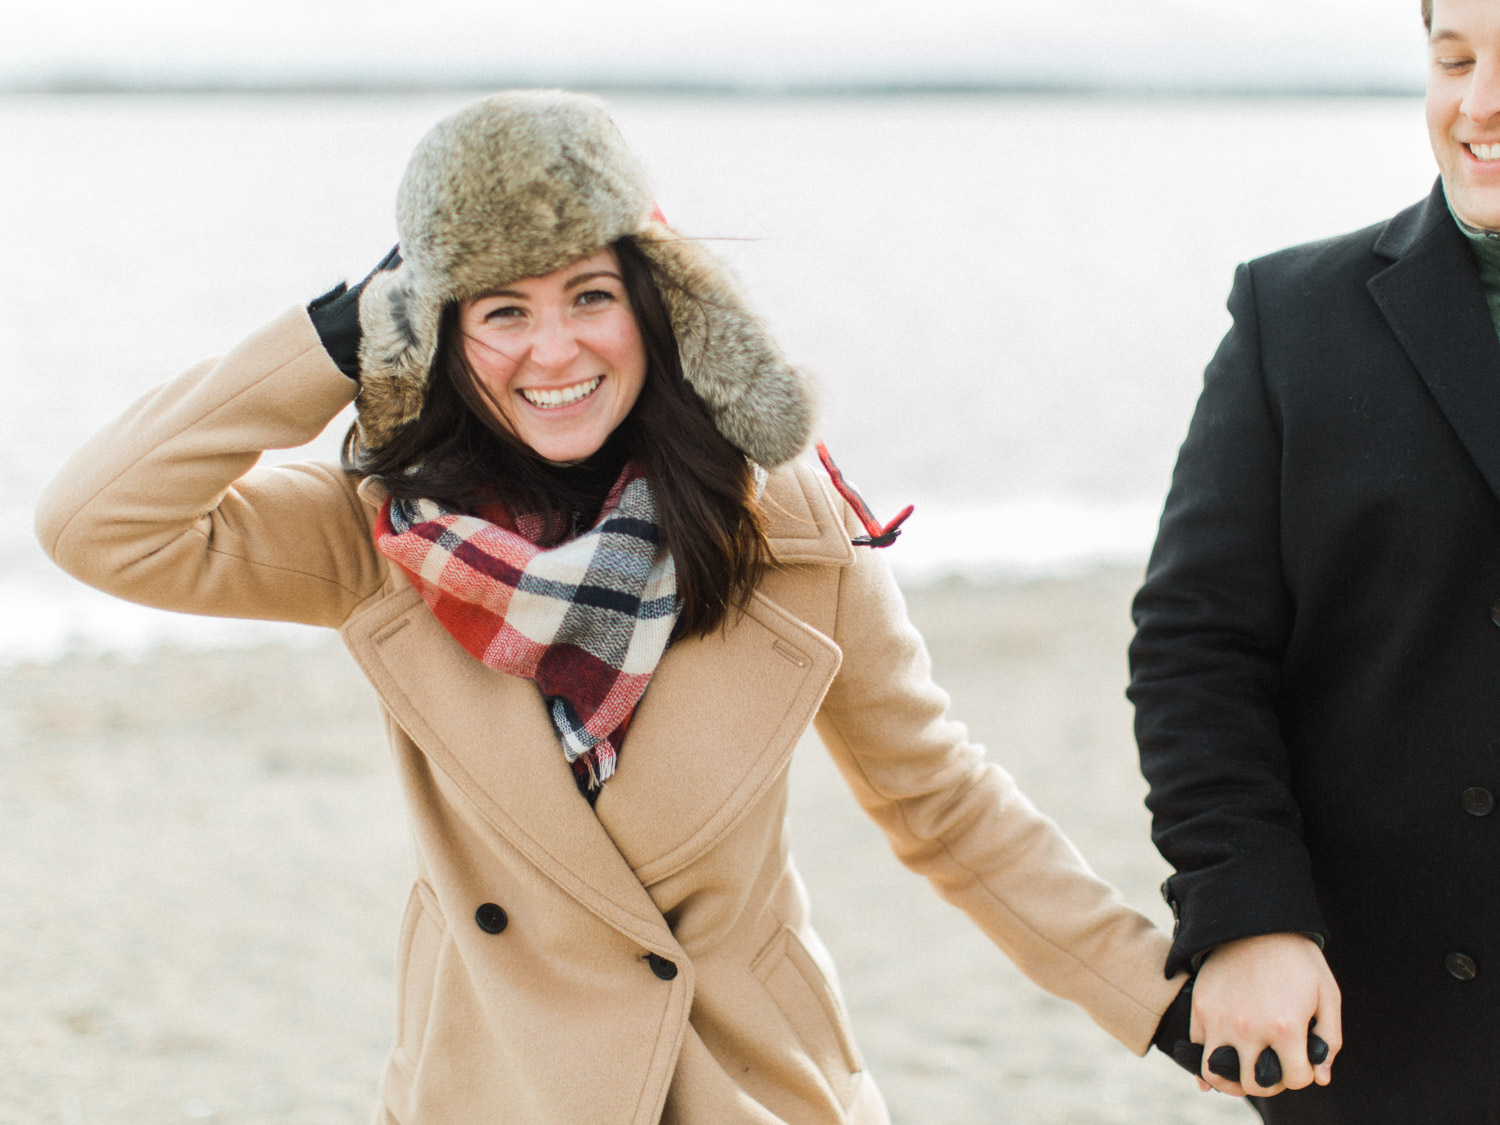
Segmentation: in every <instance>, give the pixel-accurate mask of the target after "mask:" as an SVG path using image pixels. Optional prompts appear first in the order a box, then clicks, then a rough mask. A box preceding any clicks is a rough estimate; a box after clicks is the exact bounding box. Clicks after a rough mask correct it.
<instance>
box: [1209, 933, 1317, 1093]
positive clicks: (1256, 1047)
mask: <svg viewBox="0 0 1500 1125" xmlns="http://www.w3.org/2000/svg"><path fill="white" fill-rule="evenodd" d="M1339 1001H1340V998H1339V988H1338V985H1337V984H1336V983H1335V982H1334V979H1333V974H1332V973H1331V972H1329V971H1328V964H1327V962H1325V961H1324V960H1323V952H1322V950H1320V949H1319V948H1318V947H1317V945H1316V944H1315V943H1314V942H1313V941H1311V940H1310V939H1309V938H1306V937H1303V936H1302V935H1301V934H1263V935H1261V936H1259V937H1250V938H1242V939H1241V940H1239V941H1231V942H1228V943H1226V944H1224V945H1221V946H1219V947H1218V948H1217V949H1215V950H1214V951H1213V952H1212V953H1210V954H1209V955H1208V958H1207V959H1206V960H1205V961H1204V962H1203V965H1202V967H1201V968H1200V969H1199V970H1198V977H1197V981H1196V982H1195V984H1194V986H1193V999H1192V1020H1191V1025H1190V1026H1191V1031H1190V1037H1191V1039H1192V1041H1193V1043H1195V1044H1202V1045H1203V1055H1204V1056H1205V1057H1206V1059H1207V1065H1206V1066H1202V1067H1201V1068H1200V1069H1199V1071H1198V1086H1199V1088H1200V1089H1202V1090H1208V1089H1210V1088H1212V1089H1215V1090H1218V1091H1220V1092H1221V1093H1225V1094H1231V1095H1233V1096H1235V1097H1242V1096H1244V1095H1245V1094H1254V1095H1256V1096H1257V1097H1269V1096H1270V1095H1272V1094H1278V1093H1280V1092H1281V1091H1282V1090H1300V1089H1302V1088H1303V1087H1304V1086H1307V1085H1310V1084H1311V1083H1313V1082H1316V1083H1317V1084H1318V1085H1320V1086H1326V1085H1328V1083H1329V1082H1331V1081H1332V1080H1333V1060H1334V1057H1335V1056H1336V1055H1337V1054H1338V1051H1339V1047H1340V1046H1341V1045H1342V1043H1343V1034H1342V1029H1341V1026H1340V1010H1339ZM1314 1026H1315V1027H1316V1029H1317V1032H1316V1034H1315V1035H1314V1034H1310V1032H1311V1029H1312V1028H1313V1027H1314ZM1320 1043H1321V1044H1324V1046H1322V1047H1320V1046H1319V1045H1318V1044H1320ZM1268 1049H1269V1051H1271V1052H1274V1055H1272V1054H1268ZM1309 1056H1314V1057H1311V1058H1310V1057H1309ZM1244 1059H1253V1060H1255V1064H1254V1067H1253V1073H1252V1074H1248V1075H1247V1074H1245V1073H1243V1070H1242V1068H1241V1066H1240V1060H1244ZM1278 1064H1279V1065H1278ZM1236 1075H1237V1078H1236V1077H1232V1076H1236Z"/></svg>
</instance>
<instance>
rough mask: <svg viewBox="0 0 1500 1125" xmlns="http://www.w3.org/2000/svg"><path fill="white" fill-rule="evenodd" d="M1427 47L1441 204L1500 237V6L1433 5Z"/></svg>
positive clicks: (1489, 1) (1465, 1)
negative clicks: (1445, 197)
mask: <svg viewBox="0 0 1500 1125" xmlns="http://www.w3.org/2000/svg"><path fill="white" fill-rule="evenodd" d="M1428 42H1429V50H1428V55H1429V58H1428V68H1427V135H1428V137H1429V138H1430V139H1431V141H1432V152H1433V155H1434V156H1436V157H1437V162H1438V168H1439V169H1440V170H1441V171H1442V173H1443V189H1444V190H1445V191H1446V192H1447V193H1448V203H1449V205H1450V206H1452V208H1453V210H1454V212H1455V213H1456V214H1457V215H1458V217H1459V218H1460V219H1462V220H1463V221H1464V222H1466V223H1468V224H1469V225H1470V226H1474V227H1480V228H1482V229H1484V230H1494V231H1500V4H1496V3H1494V2H1493V0H1434V3H1433V6H1432V33H1431V35H1430V36H1429V40H1428Z"/></svg>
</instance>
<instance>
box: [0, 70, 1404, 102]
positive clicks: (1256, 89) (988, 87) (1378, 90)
mask: <svg viewBox="0 0 1500 1125" xmlns="http://www.w3.org/2000/svg"><path fill="white" fill-rule="evenodd" d="M516 78H521V76H519V75H518V76H516ZM515 87H566V88H568V89H573V90H580V91H585V92H589V93H598V94H613V95H620V94H626V95H631V94H636V95H650V96H653V97H688V96H695V97H724V98H779V97H890V96H919V97H920V96H954V95H1021V94H1030V95H1044V94H1051V95H1063V96H1078V95H1093V96H1099V95H1107V96H1110V97H1145V98H1196V97H1232V98H1282V97H1330V98H1336V97H1419V96H1421V94H1422V89H1423V88H1422V86H1421V84H1408V83H1401V82H1368V83H1363V82H1342V83H1307V82H1288V83H1264V84H1262V83H1251V82H1239V83H1197V84H1180V85H1179V84H1153V83H1151V82H1149V81H1140V82H1136V81H1120V82H1089V83H1083V82H1045V81H1029V80H1014V81H999V80H978V79H976V80H972V81H961V80H960V81H928V80H913V81H881V82H873V81H872V82H859V81H854V82H816V81H786V82H762V81H745V82H702V81H695V80H691V79H682V80H673V79H660V80H656V81H619V82H599V81H588V82H568V81H566V80H563V81H524V80H522V81H515V80H512V81H504V80H501V79H498V78H497V79H496V80H494V81H490V80H487V79H481V78H474V79H453V80H446V81H445V80H431V81H422V80H395V81H390V80H380V81H374V80H366V79H349V80H345V81H327V80H324V81H285V80H274V79H271V80H265V81H256V80H242V81H213V82H205V81H198V80H183V81H164V80H160V79H152V80H128V79H111V78H86V77H68V78H51V79H34V80H29V81H27V80H22V81H12V82H5V81H0V96H16V95H21V96H25V95H101V94H109V95H116V94H118V95H136V94H140V95H161V94H168V95H203V94H243V95H251V96H261V95H264V96H281V95H288V94H292V95H302V96H328V95H346V96H369V95H378V94H440V93H448V92H452V93H466V92H475V91H488V90H499V89H510V88H515Z"/></svg>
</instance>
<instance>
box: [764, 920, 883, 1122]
mask: <svg viewBox="0 0 1500 1125" xmlns="http://www.w3.org/2000/svg"><path fill="white" fill-rule="evenodd" d="M750 971H751V972H752V973H754V974H755V977H756V979H757V980H759V981H760V982H761V984H762V985H764V986H765V989H766V991H767V992H769V993H770V994H771V999H772V1000H773V1001H774V1002H775V1004H776V1006H777V1007H778V1008H779V1009H781V1014H782V1015H783V1016H785V1017H786V1021H787V1023H788V1024H790V1025H791V1028H792V1032H793V1034H794V1035H796V1037H797V1041H798V1042H799V1043H800V1044H801V1045H802V1049H803V1050H804V1051H806V1052H807V1054H808V1056H809V1057H810V1058H811V1059H812V1061H813V1062H814V1063H815V1064H816V1065H817V1067H818V1069H819V1070H820V1071H822V1073H823V1076H824V1077H825V1078H826V1079H827V1080H828V1085H829V1086H830V1087H831V1088H832V1089H833V1093H834V1096H835V1097H836V1098H838V1100H839V1102H840V1104H841V1105H843V1106H845V1107H846V1108H847V1107H848V1105H849V1101H850V1099H851V1098H852V1097H853V1096H854V1093H855V1091H856V1090H857V1089H858V1088H859V1084H860V1072H861V1071H862V1070H863V1069H864V1064H863V1063H862V1062H861V1061H860V1057H859V1051H858V1050H857V1049H856V1048H855V1046H854V1039H853V1037H852V1036H851V1035H850V1034H849V1024H848V1019H847V1018H846V1017H845V1015H844V1009H843V1004H842V1003H841V1002H840V1001H839V998H838V995H837V993H835V992H834V990H833V988H832V986H831V985H829V983H828V979H827V978H826V977H825V976H824V975H823V970H822V969H821V968H819V967H818V963H817V961H815V960H814V959H813V956H812V954H810V953H809V952H808V951H807V947H806V946H805V945H803V944H802V939H801V938H799V937H798V936H797V932H796V931H795V930H793V929H792V928H791V927H790V926H782V927H781V929H780V930H779V931H778V932H777V933H776V935H775V936H774V937H773V938H772V939H771V940H770V941H769V942H767V943H766V946H765V948H764V949H762V950H761V951H760V953H758V954H757V955H756V957H755V960H754V961H753V962H751V964H750Z"/></svg>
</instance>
